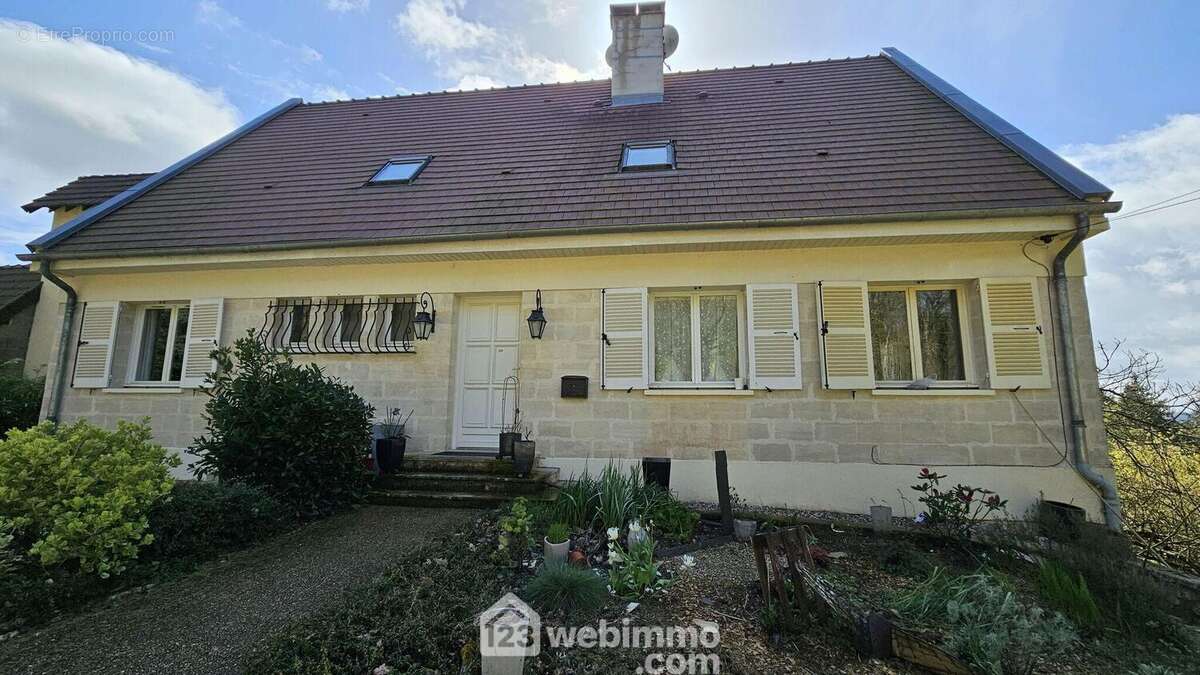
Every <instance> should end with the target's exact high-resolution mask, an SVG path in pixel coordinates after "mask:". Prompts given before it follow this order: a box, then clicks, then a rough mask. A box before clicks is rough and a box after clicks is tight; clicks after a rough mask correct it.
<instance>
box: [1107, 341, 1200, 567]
mask: <svg viewBox="0 0 1200 675" xmlns="http://www.w3.org/2000/svg"><path fill="white" fill-rule="evenodd" d="M1098 352H1099V354H1098V355H1099V378H1100V394H1101V396H1102V397H1103V403H1104V423H1105V428H1106V430H1107V432H1108V439H1109V452H1110V455H1111V457H1112V461H1113V466H1114V468H1115V470H1116V474H1117V485H1118V489H1119V490H1120V493H1121V502H1122V511H1123V513H1124V515H1125V525H1126V532H1127V533H1128V535H1129V537H1130V539H1131V540H1132V542H1133V544H1134V546H1135V547H1136V548H1137V549H1138V551H1139V553H1140V554H1141V556H1142V557H1143V558H1145V559H1147V560H1151V561H1154V562H1158V563H1162V564H1168V565H1173V566H1177V567H1182V568H1187V569H1189V570H1191V571H1193V572H1200V416H1198V413H1200V386H1198V385H1196V384H1194V383H1179V382H1172V381H1170V380H1168V379H1167V378H1166V377H1165V375H1164V372H1163V364H1162V359H1161V358H1159V357H1158V356H1157V355H1156V354H1152V353H1150V352H1146V351H1132V350H1127V349H1122V348H1121V343H1119V342H1118V343H1116V344H1113V345H1112V346H1111V347H1110V346H1106V345H1104V344H1103V343H1102V344H1100V346H1099V349H1098Z"/></svg>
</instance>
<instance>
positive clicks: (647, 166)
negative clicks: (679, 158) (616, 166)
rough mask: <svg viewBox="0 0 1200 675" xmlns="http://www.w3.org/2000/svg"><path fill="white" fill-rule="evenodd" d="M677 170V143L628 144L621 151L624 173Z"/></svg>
mask: <svg viewBox="0 0 1200 675" xmlns="http://www.w3.org/2000/svg"><path fill="white" fill-rule="evenodd" d="M674 168H675V142H674V141H655V142H653V143H626V144H625V148H624V149H623V150H622V151H621V170H622V171H652V170H654V169H674Z"/></svg>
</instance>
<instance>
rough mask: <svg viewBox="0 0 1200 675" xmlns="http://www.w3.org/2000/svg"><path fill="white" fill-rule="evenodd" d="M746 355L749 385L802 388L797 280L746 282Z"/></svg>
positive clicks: (771, 387) (766, 387) (756, 387)
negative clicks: (792, 281)
mask: <svg viewBox="0 0 1200 675" xmlns="http://www.w3.org/2000/svg"><path fill="white" fill-rule="evenodd" d="M746 313H747V314H748V319H749V322H748V323H749V327H750V331H749V332H750V336H749V337H750V340H749V345H748V349H747V352H748V354H747V356H749V361H750V387H751V388H752V389H803V388H804V385H803V384H802V383H801V381H800V312H799V309H798V308H797V306H796V284H749V285H747V286H746Z"/></svg>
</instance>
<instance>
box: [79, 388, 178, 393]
mask: <svg viewBox="0 0 1200 675" xmlns="http://www.w3.org/2000/svg"><path fill="white" fill-rule="evenodd" d="M100 391H101V392H103V393H105V394H182V393H183V387H105V388H104V389H101V390H100Z"/></svg>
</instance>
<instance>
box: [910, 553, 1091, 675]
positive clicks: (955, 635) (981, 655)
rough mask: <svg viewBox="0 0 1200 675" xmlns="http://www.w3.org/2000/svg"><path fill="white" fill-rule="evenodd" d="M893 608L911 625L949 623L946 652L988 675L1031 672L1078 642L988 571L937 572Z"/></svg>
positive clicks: (1062, 622)
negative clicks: (1039, 661)
mask: <svg viewBox="0 0 1200 675" xmlns="http://www.w3.org/2000/svg"><path fill="white" fill-rule="evenodd" d="M893 608H894V609H895V610H897V611H898V612H899V613H900V616H901V617H902V618H903V619H906V620H916V621H937V622H941V623H944V624H945V625H946V627H947V633H946V641H945V646H946V648H947V649H949V650H950V651H952V652H953V653H955V654H957V655H958V656H959V657H960V658H962V659H963V660H964V661H966V662H967V663H968V664H970V665H971V666H972V667H973V668H974V669H975V670H978V671H979V672H982V673H986V674H987V675H1006V674H1007V673H1028V672H1031V670H1032V668H1033V665H1034V662H1035V660H1036V659H1037V657H1040V656H1044V655H1049V654H1053V653H1056V652H1058V651H1059V650H1061V649H1063V648H1064V647H1066V646H1067V645H1069V644H1070V643H1071V642H1074V641H1075V640H1077V639H1078V636H1077V635H1076V633H1075V631H1074V630H1073V629H1072V628H1071V624H1070V622H1068V621H1067V620H1066V619H1064V618H1063V617H1062V615H1060V614H1052V615H1048V614H1046V612H1045V611H1044V610H1042V609H1041V608H1040V607H1029V606H1027V605H1025V604H1023V603H1022V602H1020V601H1019V600H1018V599H1017V597H1016V595H1015V594H1014V592H1013V591H1012V590H1011V589H1010V588H1008V587H1007V585H1006V584H1005V583H1004V582H1003V581H1002V580H1001V579H1000V578H998V577H997V576H996V575H995V574H994V573H991V572H988V571H981V572H978V573H975V574H968V575H963V576H959V577H951V576H949V575H948V574H946V573H945V571H944V570H942V569H940V568H936V569H934V571H933V573H932V574H931V575H930V576H929V578H928V579H927V580H926V581H924V582H923V583H921V584H919V585H918V586H916V587H915V588H912V589H910V590H907V591H904V592H901V593H899V594H897V595H896V596H895V597H894V598H893Z"/></svg>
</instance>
